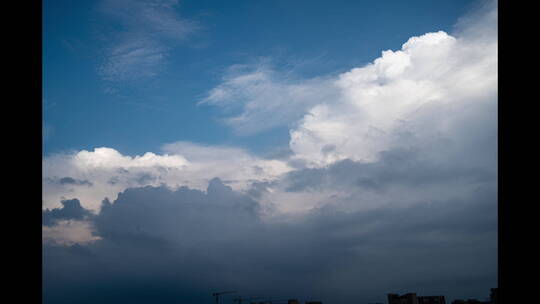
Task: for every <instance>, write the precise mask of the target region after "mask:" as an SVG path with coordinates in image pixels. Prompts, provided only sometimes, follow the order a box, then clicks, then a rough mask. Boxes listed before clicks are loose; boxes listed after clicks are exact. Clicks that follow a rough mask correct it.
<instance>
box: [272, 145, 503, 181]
mask: <svg viewBox="0 0 540 304" xmlns="http://www.w3.org/2000/svg"><path fill="white" fill-rule="evenodd" d="M489 147H491V148H492V149H496V145H494V144H492V143H490V145H489ZM379 155H380V158H379V160H378V161H377V162H368V163H362V162H355V161H352V160H350V159H345V160H342V161H338V162H336V163H334V164H332V165H330V166H328V167H323V168H305V169H299V170H295V171H291V172H290V173H288V174H287V176H286V177H285V178H284V179H283V181H282V183H283V184H285V185H287V186H286V190H287V191H291V192H298V191H306V190H323V189H343V188H351V187H352V188H362V189H364V190H373V191H383V190H384V189H386V188H388V187H391V186H393V185H401V186H407V187H425V186H429V185H432V184H441V183H451V182H470V183H483V182H493V181H495V180H496V178H497V172H496V168H495V167H494V166H484V165H482V166H480V165H476V166H475V165H470V164H469V163H464V162H463V161H452V162H450V163H441V162H440V161H436V162H434V161H431V160H428V159H424V158H423V156H424V155H425V151H421V150H418V149H414V148H410V149H402V148H397V149H392V150H388V151H383V152H381V153H379ZM492 163H495V162H492Z"/></svg>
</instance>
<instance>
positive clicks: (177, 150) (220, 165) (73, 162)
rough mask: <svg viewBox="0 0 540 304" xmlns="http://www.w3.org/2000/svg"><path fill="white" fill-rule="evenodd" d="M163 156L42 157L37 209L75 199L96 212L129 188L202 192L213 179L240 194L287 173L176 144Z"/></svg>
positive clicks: (105, 151) (216, 150) (279, 164)
mask: <svg viewBox="0 0 540 304" xmlns="http://www.w3.org/2000/svg"><path fill="white" fill-rule="evenodd" d="M163 150H164V152H165V153H164V154H161V155H160V154H155V153H151V152H148V153H145V154H144V155H142V156H134V157H131V156H126V155H122V154H121V153H119V152H118V151H116V150H114V149H111V148H104V147H103V148H96V149H94V150H93V151H86V150H82V151H78V152H76V153H66V154H55V155H51V156H48V157H45V158H44V160H43V206H44V208H53V207H57V206H59V205H58V202H60V201H61V200H63V199H66V198H79V199H80V200H81V201H82V202H83V204H85V207H86V208H89V209H92V210H98V209H99V206H100V203H101V201H102V200H103V199H104V198H105V197H108V198H110V199H115V198H116V195H117V194H118V193H119V192H121V191H123V190H125V189H127V188H130V187H139V186H146V185H152V186H160V185H165V186H167V187H170V188H172V189H174V188H178V187H180V186H185V185H189V186H190V187H191V188H196V189H205V188H206V185H207V183H208V181H210V180H211V179H212V178H214V177H217V176H219V177H220V178H222V179H223V180H224V181H225V182H226V183H227V184H229V185H231V186H232V187H234V188H235V189H242V188H246V187H248V185H249V183H250V182H252V181H254V180H260V181H265V180H270V179H275V178H276V177H277V176H279V175H280V174H282V173H284V172H287V171H288V170H290V168H289V166H287V164H286V163H284V162H283V161H278V160H267V159H260V158H257V157H255V156H252V155H250V154H249V153H247V152H246V151H244V150H242V149H238V148H230V147H219V146H201V145H196V144H193V143H188V142H176V143H171V144H167V145H164V147H163ZM60 176H61V177H62V178H59V177H60ZM62 180H63V181H64V182H62ZM72 180H73V181H79V182H69V181H72ZM83 181H84V182H83Z"/></svg>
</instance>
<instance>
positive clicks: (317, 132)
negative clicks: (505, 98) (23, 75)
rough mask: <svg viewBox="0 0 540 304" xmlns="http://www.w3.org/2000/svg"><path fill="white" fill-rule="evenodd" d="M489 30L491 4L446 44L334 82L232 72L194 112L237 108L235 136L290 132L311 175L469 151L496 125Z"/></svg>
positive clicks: (493, 24)
mask: <svg viewBox="0 0 540 304" xmlns="http://www.w3.org/2000/svg"><path fill="white" fill-rule="evenodd" d="M496 29H497V14H496V2H490V3H487V4H486V5H485V6H484V7H482V8H481V9H480V12H476V13H475V14H474V15H473V16H469V17H466V18H462V19H461V20H460V22H459V23H458V25H457V26H456V29H455V33H454V34H452V35H451V34H448V33H445V32H443V31H437V32H431V33H426V34H424V35H420V36H417V37H411V38H410V39H409V40H408V41H406V42H405V43H404V44H403V46H402V48H401V49H400V50H396V51H392V50H386V51H383V52H382V54H381V57H379V58H377V59H375V60H374V61H373V62H372V63H369V64H367V65H365V66H363V67H357V68H353V69H351V70H350V71H348V72H345V73H342V74H340V75H338V76H336V77H333V76H327V77H319V78H314V79H298V78H294V77H292V76H290V74H289V73H287V71H276V70H275V69H272V67H269V65H268V63H267V62H263V63H262V64H259V65H248V66H247V67H246V66H243V67H242V68H238V67H236V66H235V67H232V68H231V70H232V72H229V73H228V74H227V75H226V76H225V77H224V79H223V82H222V83H221V84H219V85H218V86H217V87H215V88H213V89H212V90H210V91H209V93H208V96H207V97H206V98H205V99H204V100H203V101H202V103H208V104H213V105H217V106H222V107H231V106H236V107H237V108H238V109H239V111H240V113H239V114H235V115H234V116H232V117H228V118H226V122H227V123H228V124H229V125H231V126H232V127H233V128H235V129H237V130H238V131H239V132H243V131H242V130H248V131H244V132H251V133H253V132H258V131H262V130H265V129H268V128H271V127H275V126H278V125H288V126H290V127H291V130H290V136H291V139H290V148H291V149H292V151H293V152H294V158H296V159H297V160H298V161H302V162H305V163H306V165H308V166H311V167H314V166H324V165H327V164H331V163H333V162H335V161H338V160H341V159H347V158H348V159H353V160H359V161H374V160H375V159H376V157H377V155H378V153H379V152H381V151H384V150H387V149H390V148H393V147H400V146H404V145H405V146H420V145H433V144H436V143H434V140H439V139H449V138H450V139H451V138H454V137H463V138H462V139H460V140H463V142H465V141H466V144H469V143H470V140H471V137H472V136H473V135H471V136H468V134H470V130H469V129H473V131H472V132H473V133H474V132H482V130H479V129H478V125H481V124H484V125H488V124H489V121H495V123H494V124H491V125H489V126H488V128H485V129H488V130H492V129H493V128H492V127H493V126H494V125H496V100H497V30H496ZM282 109H286V110H282ZM299 117H302V118H301V119H298V118H299ZM479 120H481V122H478V121H479ZM486 120H487V122H486ZM477 135H478V134H474V136H477ZM483 135H485V134H483ZM488 136H489V135H488Z"/></svg>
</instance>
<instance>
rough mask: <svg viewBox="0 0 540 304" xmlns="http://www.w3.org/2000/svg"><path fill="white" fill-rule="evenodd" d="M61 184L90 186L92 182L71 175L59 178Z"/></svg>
mask: <svg viewBox="0 0 540 304" xmlns="http://www.w3.org/2000/svg"><path fill="white" fill-rule="evenodd" d="M59 182H60V184H61V185H87V186H92V183H91V182H89V181H87V180H78V179H74V178H72V177H69V176H66V177H62V178H61V179H60V180H59Z"/></svg>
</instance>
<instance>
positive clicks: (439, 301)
mask: <svg viewBox="0 0 540 304" xmlns="http://www.w3.org/2000/svg"><path fill="white" fill-rule="evenodd" d="M388 304H446V302H445V299H444V296H417V295H416V293H406V294H404V295H401V296H400V295H398V294H395V293H389V294H388Z"/></svg>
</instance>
